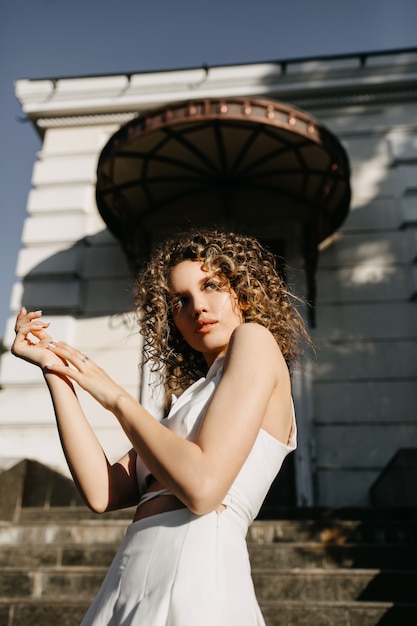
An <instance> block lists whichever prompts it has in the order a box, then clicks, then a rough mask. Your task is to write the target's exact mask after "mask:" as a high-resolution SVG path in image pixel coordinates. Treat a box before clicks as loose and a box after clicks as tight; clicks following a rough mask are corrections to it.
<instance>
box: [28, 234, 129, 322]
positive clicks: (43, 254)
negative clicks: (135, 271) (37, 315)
mask: <svg viewBox="0 0 417 626" xmlns="http://www.w3.org/2000/svg"><path fill="white" fill-rule="evenodd" d="M48 253H49V250H48V251H45V250H44V249H41V250H40V251H39V252H38V251H37V250H36V249H31V250H24V251H23V252H22V257H23V258H22V260H21V262H20V264H19V265H20V266H24V264H25V262H27V263H31V265H32V267H31V268H30V270H29V271H27V272H25V271H24V267H23V268H20V267H18V271H19V269H20V272H19V273H20V275H21V276H23V278H22V283H21V290H22V293H21V297H20V301H21V303H22V304H24V306H26V308H27V309H28V310H37V309H42V310H43V312H44V314H45V315H72V316H74V317H77V318H79V317H83V318H85V317H98V316H116V317H117V316H121V315H123V313H125V312H128V311H132V310H133V309H134V302H133V284H134V279H133V277H132V276H131V275H130V273H129V268H128V265H127V262H126V259H125V256H124V254H123V252H122V250H121V248H120V246H119V244H118V242H117V241H116V240H115V239H113V237H112V236H111V235H110V234H109V232H108V231H107V230H103V231H101V232H99V233H97V234H95V235H92V236H89V237H85V238H83V239H81V240H79V241H77V242H76V243H75V244H74V245H72V246H71V247H69V248H67V249H65V250H59V251H57V252H55V253H53V254H50V253H49V254H48ZM25 255H27V257H28V258H27V257H26V256H25ZM29 255H30V256H29ZM36 255H37V256H38V257H39V260H38V262H37V263H36V264H34V263H33V259H34V258H35V256H36ZM22 269H23V271H22Z"/></svg>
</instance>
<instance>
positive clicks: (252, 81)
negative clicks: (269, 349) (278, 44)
mask: <svg viewBox="0 0 417 626" xmlns="http://www.w3.org/2000/svg"><path fill="white" fill-rule="evenodd" d="M416 68H417V53H415V52H414V53H412V54H406V55H404V54H397V55H395V54H394V55H386V56H384V55H382V56H378V57H370V58H369V59H367V60H366V63H365V65H364V60H363V58H361V57H349V58H346V59H335V60H326V61H320V60H311V61H307V62H303V63H301V62H294V63H287V64H286V65H285V71H284V64H279V63H277V64H262V65H254V66H244V67H239V66H236V67H235V68H214V69H213V71H212V72H209V73H208V74H207V75H206V73H205V72H202V71H200V70H190V71H188V72H187V71H178V72H171V73H155V74H147V75H137V76H133V77H131V78H130V82H128V81H127V79H126V77H108V78H107V79H106V78H100V79H95V78H91V79H78V80H73V81H72V82H71V79H63V81H59V83H62V84H58V85H57V86H56V85H55V84H54V86H53V88H52V87H51V86H50V85H48V84H46V83H45V82H44V81H38V82H36V81H35V83H34V84H27V82H26V81H22V84H21V85H20V87H19V86H18V92H19V89H20V92H19V93H20V97H21V100H22V103H23V106H24V110H25V111H26V112H27V114H28V115H29V116H31V117H32V119H33V121H34V123H36V124H37V125H38V126H40V127H42V128H43V129H45V130H46V134H45V140H44V144H43V148H42V151H41V153H40V155H39V159H38V161H37V162H36V163H35V166H34V173H33V185H34V189H33V191H31V193H30V195H29V199H28V217H27V219H26V221H25V224H24V228H23V235H22V250H21V251H20V254H19V259H18V267H17V277H18V280H17V283H16V285H15V287H14V290H13V294H12V308H13V309H14V310H16V311H17V310H18V309H19V307H20V305H21V303H24V304H25V305H26V306H28V307H30V308H40V307H43V308H44V310H45V313H46V317H47V318H48V319H50V320H51V321H52V332H53V335H54V337H55V338H56V339H61V340H68V341H70V342H71V343H74V344H75V345H77V346H78V347H79V348H80V349H81V350H82V351H83V352H85V353H87V354H89V355H90V356H92V357H93V358H94V359H96V360H97V362H98V363H99V364H100V365H102V366H103V367H105V368H106V369H108V371H109V373H110V374H111V375H114V377H115V378H116V379H117V380H119V381H120V382H121V384H122V385H124V386H126V387H127V388H128V389H129V391H130V392H131V393H132V394H133V395H135V396H136V397H140V395H141V380H140V370H139V368H138V361H139V358H140V357H139V354H140V337H139V336H138V334H137V331H136V328H135V324H134V322H132V318H131V316H129V315H128V313H129V311H131V308H132V305H131V296H130V287H131V279H130V277H129V274H128V270H127V267H126V263H125V260H124V258H123V255H122V253H121V251H120V249H119V246H118V244H117V242H115V241H114V239H113V238H112V237H111V235H110V234H109V233H108V231H107V230H106V229H105V226H104V224H103V222H102V221H101V218H100V217H99V215H98V212H97V209H96V206H95V201H94V185H95V171H96V163H97V159H98V156H99V153H100V151H101V149H102V147H103V145H104V144H105V142H106V140H107V138H108V137H110V135H111V134H112V133H114V132H115V131H116V129H117V128H118V127H119V125H120V124H121V123H122V122H123V121H127V119H129V117H128V116H129V115H130V116H131V115H133V114H135V113H137V112H139V111H140V110H143V109H144V108H146V107H150V106H155V105H157V104H162V103H164V102H166V101H168V100H169V99H171V100H175V99H186V98H189V97H192V95H193V94H196V93H197V94H198V95H199V96H201V97H202V96H205V97H210V96H211V95H213V96H215V95H219V94H222V93H223V94H224V95H251V96H258V97H272V98H277V99H281V100H283V101H286V102H292V103H294V104H295V105H297V106H300V107H302V108H305V109H306V110H308V111H309V113H312V114H313V115H315V116H316V117H317V118H318V119H319V120H320V121H321V122H322V123H324V124H325V125H326V126H327V127H328V128H329V129H330V130H332V131H333V132H334V133H335V134H336V135H337V136H338V138H339V139H340V140H341V142H342V143H343V144H344V146H345V148H346V150H347V152H348V155H349V158H350V162H351V167H352V191H353V198H352V205H351V212H350V215H349V217H348V219H347V220H346V222H345V223H344V224H343V226H342V228H341V229H340V230H339V231H338V232H337V233H336V234H335V236H334V237H332V238H331V239H330V240H328V241H326V242H324V244H323V245H322V250H321V255H320V261H319V270H318V274H317V283H318V300H317V328H315V329H314V330H313V331H312V335H313V339H314V340H315V343H316V356H315V358H314V359H312V360H311V363H309V364H307V365H306V366H305V367H304V375H301V377H300V376H298V377H297V381H296V387H297V390H298V391H296V402H297V410H298V418H299V429H300V440H301V447H300V451H299V453H298V457H296V458H298V460H297V461H296V470H297V468H298V470H297V471H298V472H299V476H298V482H297V484H298V486H299V502H300V503H303V504H317V505H321V506H367V505H368V504H369V488H370V486H371V485H372V483H373V482H374V481H375V479H376V478H377V476H378V475H379V473H380V472H381V470H382V469H383V468H384V466H385V465H386V464H387V462H388V461H389V460H390V458H391V457H392V456H393V455H394V454H395V453H396V451H397V450H398V449H400V448H403V447H417V425H416V406H417V385H416V379H417V358H416V357H417V312H416V295H417V265H416V259H417V231H416V225H417V123H416V121H415V98H413V97H410V93H416V91H417V90H416V78H415V76H416V75H417V71H416ZM232 78H233V80H232ZM401 81H402V82H401ZM378 85H379V87H378ZM393 85H394V87H393ZM395 85H397V86H398V90H397V91H396V89H397V87H396V86H395ZM377 87H378V89H379V90H378V89H377ZM52 89H54V91H53V92H52V91H49V90H52ZM413 89H414V92H413V91H412V90H413ZM388 92H389V93H388ZM94 94H96V99H95V97H94ZM46 95H47V96H48V97H45V96H46ZM48 107H49V108H48ZM120 112H123V113H120ZM117 115H120V116H121V117H120V119H119V118H117ZM115 116H116V117H115ZM123 116H124V117H123ZM116 118H117V119H116ZM296 269H297V268H296ZM300 269H301V268H300V267H299V268H298V270H300ZM12 325H13V320H12V319H10V320H9V323H8V328H7V332H6V337H5V340H6V344H10V343H11V341H12V338H13V332H12ZM1 384H2V386H3V388H2V391H1V392H0V441H1V448H0V462H1V463H2V464H3V466H5V465H7V464H11V462H12V460H13V459H17V458H21V457H30V458H36V459H39V460H41V461H42V462H46V463H50V464H51V465H53V466H54V467H57V468H60V469H61V470H62V471H64V472H65V471H66V468H65V462H64V459H63V455H62V453H61V452H60V448H59V443H58V440H57V436H56V433H55V427H54V419H53V415H52V408H51V405H50V401H49V398H48V394H47V392H46V390H45V388H44V385H43V382H42V379H41V375H40V373H39V372H37V371H36V370H34V368H31V367H30V366H28V365H27V364H25V363H23V362H20V361H18V360H17V359H14V358H12V357H11V356H10V355H8V354H6V355H4V356H3V357H2V362H1ZM300 389H301V391H299V390H300ZM82 402H83V403H84V405H85V407H86V409H87V411H88V414H89V416H90V419H91V421H92V423H93V425H94V426H95V427H96V428H97V429H98V434H99V436H100V438H101V439H102V441H103V443H104V445H105V447H106V449H107V451H108V452H109V454H110V456H111V457H113V458H115V457H116V456H117V455H118V454H119V453H120V452H121V451H123V450H124V448H125V447H126V446H127V445H128V444H127V442H126V440H125V439H124V436H122V435H121V434H120V429H119V428H118V426H117V425H114V421H113V419H112V417H111V416H109V415H107V414H105V412H103V411H101V410H100V409H97V407H96V406H95V404H94V403H92V402H91V401H90V400H89V399H88V397H84V396H82ZM301 474H302V476H301ZM309 475H310V476H311V477H312V483H313V488H312V489H310V486H308V485H307V486H306V484H307V483H308V482H309ZM300 476H301V478H300ZM303 485H304V486H303ZM303 490H304V492H303Z"/></svg>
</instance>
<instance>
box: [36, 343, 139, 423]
mask: <svg viewBox="0 0 417 626" xmlns="http://www.w3.org/2000/svg"><path fill="white" fill-rule="evenodd" d="M48 352H49V354H50V359H49V361H47V362H46V363H45V366H44V369H45V371H46V372H51V373H54V374H58V375H60V376H64V377H66V378H70V379H72V380H74V381H75V382H76V383H78V385H79V386H80V387H81V388H82V389H84V390H85V391H87V392H88V393H89V394H90V395H91V396H92V397H93V398H94V399H95V400H97V401H98V402H100V404H101V405H102V406H103V407H104V408H106V409H108V410H110V411H111V410H112V408H114V407H115V405H116V402H117V400H118V398H120V396H122V395H127V393H126V392H125V391H124V389H123V388H122V387H120V385H118V384H117V383H116V382H115V381H114V380H113V379H112V378H110V376H109V375H108V374H107V373H106V372H105V371H104V370H103V369H102V368H101V367H99V366H98V365H97V364H96V363H94V361H92V360H91V359H90V358H89V357H87V356H85V355H84V354H83V353H82V352H80V351H79V350H77V349H76V348H72V347H71V346H69V345H68V344H66V343H64V342H62V341H60V342H51V343H49V345H48ZM57 357H59V360H58V361H57Z"/></svg>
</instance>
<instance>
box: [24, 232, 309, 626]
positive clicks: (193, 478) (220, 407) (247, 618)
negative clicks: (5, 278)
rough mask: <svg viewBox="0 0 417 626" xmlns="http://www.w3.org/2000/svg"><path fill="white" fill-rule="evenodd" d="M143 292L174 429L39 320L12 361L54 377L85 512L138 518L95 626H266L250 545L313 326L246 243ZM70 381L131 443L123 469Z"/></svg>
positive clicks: (150, 276)
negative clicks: (298, 359)
mask: <svg viewBox="0 0 417 626" xmlns="http://www.w3.org/2000/svg"><path fill="white" fill-rule="evenodd" d="M136 293H137V302H136V304H137V307H138V313H139V316H138V317H139V323H140V325H141V329H142V332H143V334H144V337H145V339H146V353H147V355H148V359H149V360H150V361H151V363H152V369H153V370H154V371H156V372H158V373H159V375H160V376H161V379H162V380H163V382H164V385H165V390H166V397H167V399H168V398H170V397H171V395H172V394H174V393H175V394H176V395H177V396H178V395H179V396H180V397H179V398H178V399H176V398H175V397H174V398H173V400H172V402H171V408H170V410H169V413H168V415H167V417H166V418H165V419H164V420H163V421H162V423H160V422H158V421H157V420H155V419H154V418H153V417H152V416H151V415H150V414H149V413H148V412H147V411H146V410H145V409H144V408H143V407H142V406H141V405H140V404H139V403H138V402H137V400H136V399H135V398H133V397H131V396H130V395H129V394H128V393H127V392H126V391H124V389H122V388H121V387H120V386H119V385H118V384H117V383H116V382H115V381H114V380H112V379H111V378H110V377H109V376H108V375H107V374H106V373H105V372H104V371H103V370H102V369H101V368H99V367H98V366H97V365H96V364H95V363H93V361H91V360H90V359H89V358H88V357H87V356H85V355H83V354H82V353H81V352H79V351H78V350H76V349H74V348H72V347H71V346H69V345H67V344H65V343H62V342H59V343H56V342H53V340H52V338H51V336H50V335H49V333H48V331H47V327H48V324H47V323H46V322H44V321H42V318H41V312H40V311H36V312H32V313H28V312H27V311H26V309H22V310H21V312H20V314H19V315H18V318H17V323H16V340H15V342H14V344H13V347H12V352H13V354H15V355H16V356H18V357H20V358H23V359H25V360H27V361H29V362H31V363H33V364H35V365H38V366H40V367H41V368H42V370H43V372H44V375H45V380H46V383H47V385H48V387H49V390H50V393H51V397H52V402H53V405H54V409H55V414H56V419H57V424H58V430H59V434H60V437H61V441H62V446H63V450H64V453H65V456H66V459H67V461H68V465H69V468H70V470H71V473H72V475H73V477H74V480H75V482H76V484H77V486H78V488H79V490H80V492H81V494H82V495H83V497H84V499H85V501H86V503H87V504H88V506H89V507H90V508H91V509H92V510H93V511H96V512H98V513H101V512H104V511H110V510H114V509H119V508H123V507H129V506H133V505H138V506H137V509H136V515H135V517H134V520H133V523H132V524H131V525H130V526H129V528H128V530H127V533H126V537H125V540H124V541H123V543H122V545H121V547H120V549H119V552H118V554H117V555H116V557H115V559H114V561H113V564H112V566H111V568H110V570H109V572H108V574H107V576H106V579H105V581H104V583H103V586H102V588H101V590H100V592H99V594H98V596H97V597H96V599H95V601H94V602H93V604H92V606H91V607H90V609H89V611H88V612H87V614H86V616H85V618H84V620H83V622H82V625H83V626H88V625H94V626H104V625H106V626H110V625H113V626H116V625H117V626H122V625H123V626H127V625H140V626H162V625H164V626H165V625H169V626H187V625H190V626H191V625H192V626H197V625H198V626H205V625H206V624H207V626H208V625H210V626H213V625H214V624H215V625H216V626H218V625H221V624H223V625H224V626H256V625H262V624H264V620H263V618H262V615H261V612H260V609H259V606H258V604H257V601H256V598H255V594H254V590H253V584H252V580H251V575H250V566H249V560H248V554H247V549H246V543H245V536H246V532H247V528H248V526H249V524H251V522H252V521H253V519H254V518H255V516H256V515H257V514H258V511H259V508H260V506H261V504H262V502H263V500H264V498H265V496H266V494H267V492H268V489H269V487H270V485H271V483H272V481H273V479H274V478H275V476H276V474H277V473H278V471H279V469H280V467H281V464H282V462H283V460H284V458H285V457H286V455H287V454H288V453H289V452H290V451H292V450H293V449H294V448H295V446H296V439H295V437H296V426H295V417H294V411H293V404H292V397H291V385H290V375H289V370H288V365H287V363H289V362H290V361H291V360H292V359H293V358H294V357H295V356H296V354H297V351H298V347H299V345H300V341H301V340H303V339H307V340H308V338H307V335H306V332H305V329H304V325H303V322H302V320H301V318H300V316H299V315H298V313H297V311H296V310H295V308H294V307H293V306H292V304H291V298H290V294H289V293H288V291H287V289H286V287H285V285H284V283H283V281H282V280H281V279H280V277H279V275H278V273H277V271H276V269H275V265H274V259H273V256H272V255H271V254H270V253H268V252H267V251H265V250H264V249H263V248H262V247H261V246H260V244H259V243H258V242H257V241H256V240H254V239H252V238H250V237H245V236H242V235H237V234H234V233H222V232H217V231H198V232H193V233H190V234H188V235H182V236H180V237H179V238H178V239H175V240H171V241H168V242H166V243H165V244H163V245H161V246H160V247H159V248H158V249H157V250H156V251H155V252H154V254H153V256H152V258H151V260H150V262H149V264H148V265H147V267H146V268H145V269H144V270H143V271H142V273H141V275H140V276H139V277H138V280H137V285H136ZM33 336H34V337H35V338H36V340H34V339H33ZM31 337H32V338H31ZM73 381H74V382H75V383H77V384H78V385H79V386H80V387H82V388H83V389H85V390H86V391H87V392H88V393H89V394H90V395H91V396H93V398H95V400H97V401H98V402H99V403H100V404H101V405H102V406H103V407H104V408H106V409H108V410H109V411H111V412H112V413H113V414H114V416H115V417H116V418H117V419H118V421H119V423H120V425H121V427H122V428H123V430H124V432H125V433H126V435H127V436H128V438H129V440H130V442H131V444H132V449H131V450H130V451H129V452H128V453H127V454H126V455H125V456H124V457H123V458H121V459H120V460H119V461H118V462H117V463H115V464H114V465H110V464H109V462H108V460H107V458H106V455H105V453H104V451H103V450H102V448H101V446H100V444H99V442H98V440H97V438H96V436H95V435H94V433H93V431H92V429H91V427H90V426H89V424H88V422H87V420H86V418H85V416H84V413H83V411H82V408H81V406H80V404H79V402H78V400H77V396H76V394H75V391H74V388H73ZM184 390H185V391H184ZM167 404H168V400H167Z"/></svg>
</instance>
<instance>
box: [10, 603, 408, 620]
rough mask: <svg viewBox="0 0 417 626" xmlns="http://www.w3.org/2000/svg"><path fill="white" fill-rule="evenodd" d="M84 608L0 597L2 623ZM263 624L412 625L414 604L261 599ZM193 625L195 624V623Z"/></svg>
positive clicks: (75, 613)
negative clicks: (266, 600)
mask: <svg viewBox="0 0 417 626" xmlns="http://www.w3.org/2000/svg"><path fill="white" fill-rule="evenodd" d="M87 608H88V602H84V601H80V600H78V599H77V600H72V601H71V600H68V599H66V600H57V599H53V598H50V599H47V600H44V599H30V600H27V599H23V598H15V599H13V600H4V599H1V598H0V624H1V625H2V626H41V625H42V626H79V623H80V621H81V619H82V617H83V615H84V614H85V612H86V610H87ZM261 608H262V612H263V614H264V617H265V622H266V625H267V626H294V625H297V626H313V625H314V626H375V625H376V624H380V625H382V624H383V625H384V626H415V624H416V623H417V619H416V618H417V607H416V605H408V604H402V603H395V604H394V603H391V602H383V603H374V602H366V603H361V602H337V601H325V602H318V601H311V602H305V601H303V602H299V601H284V602H283V601H282V600H281V601H279V602H263V603H262V604H261ZM196 626H197V625H196Z"/></svg>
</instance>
